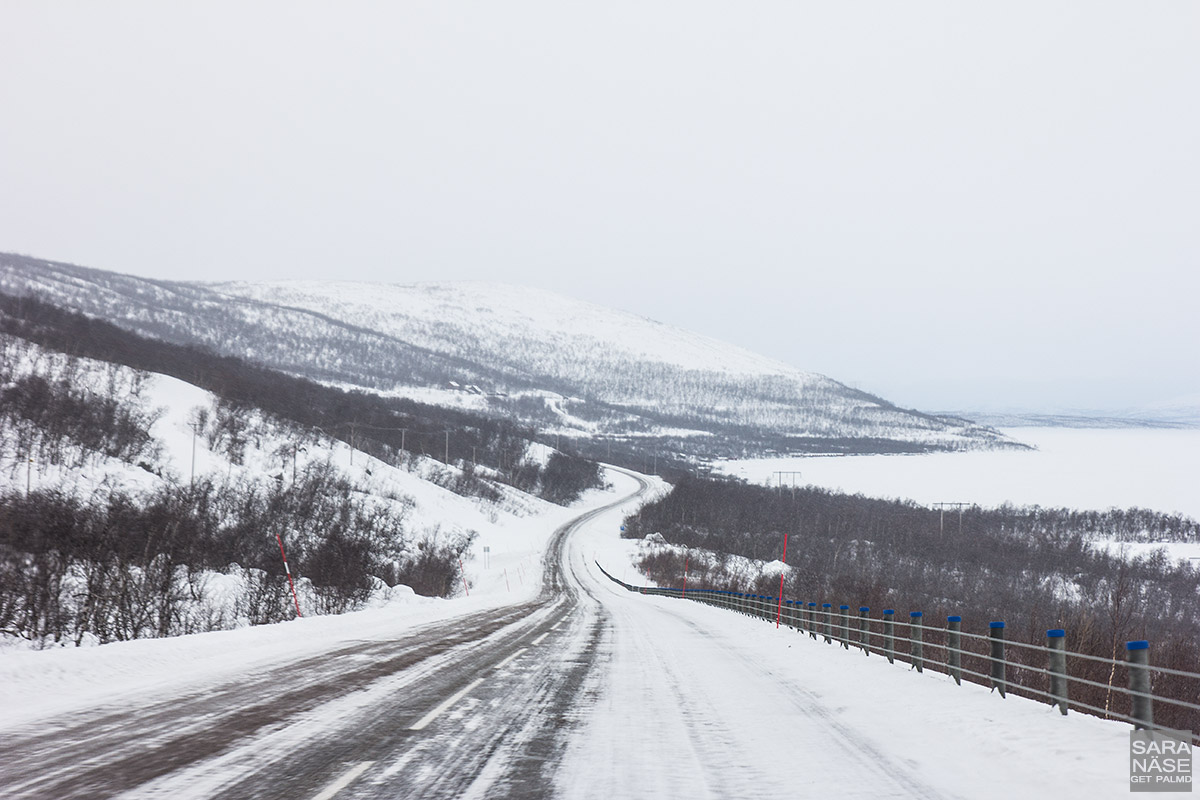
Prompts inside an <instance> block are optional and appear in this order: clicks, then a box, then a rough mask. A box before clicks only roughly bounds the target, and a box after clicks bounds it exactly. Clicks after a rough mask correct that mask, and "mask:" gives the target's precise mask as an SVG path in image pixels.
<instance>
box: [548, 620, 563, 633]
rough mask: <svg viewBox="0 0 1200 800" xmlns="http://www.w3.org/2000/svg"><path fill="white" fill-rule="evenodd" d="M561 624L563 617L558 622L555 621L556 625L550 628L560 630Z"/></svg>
mask: <svg viewBox="0 0 1200 800" xmlns="http://www.w3.org/2000/svg"><path fill="white" fill-rule="evenodd" d="M559 625H562V620H561V619H560V620H559V621H558V622H556V623H554V625H552V626H551V627H550V630H552V631H556V630H558V626H559Z"/></svg>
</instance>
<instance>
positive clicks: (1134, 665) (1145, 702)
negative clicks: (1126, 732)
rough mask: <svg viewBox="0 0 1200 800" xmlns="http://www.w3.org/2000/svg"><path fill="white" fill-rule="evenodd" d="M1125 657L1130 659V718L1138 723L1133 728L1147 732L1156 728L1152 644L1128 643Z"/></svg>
mask: <svg viewBox="0 0 1200 800" xmlns="http://www.w3.org/2000/svg"><path fill="white" fill-rule="evenodd" d="M1125 655H1126V657H1127V658H1128V659H1129V703H1130V707H1131V708H1132V711H1131V712H1130V714H1129V716H1131V717H1133V718H1134V719H1135V720H1137V722H1135V723H1133V727H1134V728H1135V729H1137V730H1145V729H1147V728H1151V727H1153V726H1154V708H1153V705H1152V701H1151V699H1150V643H1149V642H1145V641H1138V642H1126V643H1125Z"/></svg>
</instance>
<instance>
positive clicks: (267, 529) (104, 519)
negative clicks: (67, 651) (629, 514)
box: [0, 297, 599, 647]
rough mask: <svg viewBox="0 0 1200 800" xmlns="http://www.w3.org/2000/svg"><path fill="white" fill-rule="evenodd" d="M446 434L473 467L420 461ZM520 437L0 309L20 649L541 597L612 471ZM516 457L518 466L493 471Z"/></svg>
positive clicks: (24, 310)
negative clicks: (568, 528) (384, 424)
mask: <svg viewBox="0 0 1200 800" xmlns="http://www.w3.org/2000/svg"><path fill="white" fill-rule="evenodd" d="M89 355H90V356H92V357H89ZM152 364H162V365H164V367H163V371H153V370H150V369H145V368H144V367H145V366H146V365H152ZM178 376H186V377H188V378H191V379H192V380H191V381H188V380H184V379H181V377H178ZM201 384H202V385H201ZM205 387H208V388H205ZM209 389H212V391H210V390H209ZM288 399H290V400H292V403H291V404H289V403H288V402H287V400H288ZM339 414H340V415H343V417H349V418H356V419H359V420H368V421H369V420H373V419H376V417H375V416H374V415H375V414H387V415H391V416H392V417H393V418H394V419H396V420H397V421H401V420H403V421H404V422H405V424H407V425H409V426H410V429H409V430H408V433H409V434H411V435H410V436H409V438H408V440H407V443H406V444H407V447H406V448H401V447H398V446H395V445H393V444H392V443H391V442H392V440H393V439H395V438H396V437H397V436H399V435H400V432H399V431H392V430H390V429H389V430H369V429H368V430H359V431H357V435H356V432H355V430H354V429H349V430H347V429H346V428H344V427H337V426H336V425H335V426H330V425H329V423H330V422H332V421H336V420H337V419H338V418H339ZM472 423H474V424H472ZM431 426H436V434H437V436H436V439H437V441H438V442H439V443H441V442H443V441H445V442H449V441H454V443H455V446H454V448H449V447H448V446H447V447H446V449H445V450H443V449H442V448H439V452H438V455H439V456H440V457H442V458H444V457H445V456H446V455H447V454H449V456H450V458H451V462H452V463H445V462H443V461H439V460H436V459H434V458H432V457H430V456H427V455H424V454H423V452H422V451H423V450H424V448H423V447H419V446H418V445H419V439H420V437H419V433H420V432H421V430H422V428H429V427H431ZM449 426H453V429H451V427H449ZM520 434H521V432H520V431H515V430H502V429H500V428H499V427H498V425H497V423H496V422H495V421H493V420H491V419H489V418H485V417H477V416H472V415H470V414H468V413H466V412H462V411H450V412H448V411H446V410H444V409H439V408H437V407H424V406H420V405H418V404H414V403H411V402H409V401H400V400H395V399H392V400H387V399H381V398H378V397H376V396H374V395H369V394H347V393H345V392H342V391H340V390H337V389H333V388H329V387H323V386H320V385H318V384H313V383H311V382H309V381H306V380H304V379H300V378H290V377H288V376H283V375H279V374H277V373H275V374H272V373H270V372H269V371H267V370H265V369H263V368H261V367H253V366H250V365H246V364H244V363H243V362H240V361H237V360H235V359H232V358H228V357H225V358H220V357H216V356H212V355H211V354H207V353H204V352H202V351H198V350H195V349H192V348H184V347H180V346H178V345H171V344H167V343H163V342H158V341H155V340H147V339H142V338H140V337H137V336H136V335H134V334H132V333H129V332H127V331H122V330H120V329H117V328H116V327H114V326H112V325H110V324H108V323H105V322H101V321H97V320H90V319H86V318H84V317H81V316H79V315H77V314H73V313H71V312H67V311H63V310H61V309H56V308H54V307H51V306H47V305H46V304H44V303H42V302H39V301H36V300H33V299H28V298H27V299H22V300H14V299H12V298H8V297H0V646H3V645H5V644H8V643H12V642H14V641H24V642H27V643H29V644H32V645H33V646H37V647H44V646H50V645H61V644H76V645H78V644H84V643H105V642H109V641H117V640H127V639H140V638H152V637H159V636H172V635H178V634H183V633H192V632H199V631H207V630H220V629H225V628H231V627H239V626H243V625H247V624H261V623H266V622H275V621H280V620H283V619H290V618H291V617H292V616H294V615H295V614H296V613H297V611H299V609H303V613H304V614H305V615H309V614H312V613H339V612H343V611H347V610H352V609H357V608H361V607H362V606H363V605H364V604H379V603H392V602H402V603H410V602H417V599H416V598H415V596H414V592H415V593H416V595H426V596H434V597H436V596H450V595H456V594H463V593H466V592H467V587H468V585H469V584H471V583H475V582H476V581H480V580H482V581H485V582H486V583H487V584H490V587H491V588H492V589H493V594H495V593H496V590H497V588H498V586H503V587H504V593H505V594H509V593H511V592H514V591H515V592H518V593H519V594H520V595H521V596H525V595H526V594H528V593H529V592H530V591H532V590H533V589H534V586H535V583H536V580H535V575H537V574H540V571H539V570H537V569H536V567H535V565H536V560H537V555H538V551H539V550H540V548H541V547H542V546H544V542H545V539H546V537H547V536H548V535H549V532H550V531H551V530H553V528H554V527H555V526H556V525H557V524H558V520H560V519H561V518H562V517H563V515H564V514H565V513H567V510H566V509H565V508H562V507H561V506H563V505H566V504H569V503H571V502H574V501H575V500H577V499H578V498H579V497H580V495H581V494H582V493H583V492H584V491H585V490H586V489H587V488H588V487H592V486H596V485H598V483H599V481H598V477H599V476H598V469H597V467H596V465H595V464H591V463H590V462H584V461H582V460H581V459H577V458H572V457H569V456H566V455H563V454H560V453H557V452H548V451H547V450H546V449H545V448H543V447H541V446H539V445H534V444H532V443H530V442H529V441H528V440H527V439H524V438H522V436H521V435H520ZM401 441H403V440H401ZM466 443H474V444H470V445H468V444H466ZM497 446H501V447H502V448H503V451H496V450H495V448H496V447H497ZM476 452H478V455H479V456H480V460H479V463H478V464H476V463H473V462H472V461H471V460H469V459H468V458H466V457H464V456H463V455H460V454H462V453H470V454H472V455H474V454H475V453H476ZM500 452H505V453H506V454H507V460H506V461H505V463H504V469H503V470H501V469H497V468H494V467H490V466H487V463H488V461H491V463H495V462H496V456H497V455H499V453H500ZM489 456H490V458H488V457H489ZM518 487H520V488H518ZM522 489H524V491H523V490H522ZM534 494H536V495H537V496H534ZM555 504H558V505H555ZM285 543H286V548H287V553H288V557H289V562H290V569H288V570H285V566H284V563H283V561H282V559H281V550H282V549H283V548H284V544H285ZM480 547H482V548H483V552H484V553H486V554H487V558H486V559H485V563H486V564H487V566H488V570H487V571H488V574H487V575H486V576H484V575H481V574H480V569H479V566H480V565H479V563H478V561H475V560H473V559H472V556H473V555H477V554H478V552H477V551H478V549H479V548H480ZM493 554H494V555H493ZM464 562H465V565H466V566H465V567H464ZM503 569H507V570H509V571H511V572H512V579H511V581H510V580H509V576H508V573H504V574H501V573H500V572H499V571H498V570H503ZM464 570H465V571H464ZM531 571H532V572H533V573H534V575H530V572H531ZM285 573H286V574H285ZM293 576H294V578H295V591H296V596H295V598H293V597H292V596H291V590H290V582H291V580H292V577H293ZM511 596H515V595H511ZM422 602H424V601H422Z"/></svg>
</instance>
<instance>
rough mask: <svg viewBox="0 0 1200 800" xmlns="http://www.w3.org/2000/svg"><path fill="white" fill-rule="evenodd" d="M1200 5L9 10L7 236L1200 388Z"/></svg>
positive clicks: (1094, 403)
mask: <svg viewBox="0 0 1200 800" xmlns="http://www.w3.org/2000/svg"><path fill="white" fill-rule="evenodd" d="M1198 9H1200V4H1197V3H1194V2H1191V1H1190V0H1188V1H1187V2H1183V1H1180V2H1147V3H1129V2H1120V3H1106V2H1097V1H1096V0H1087V2H1079V3H1068V2H1050V3H1047V2H1042V1H1039V2H1028V3H1024V2H1005V3H986V4H984V3H964V2H960V1H959V0H955V1H954V2H946V3H910V2H903V3H901V2H892V1H891V0H889V1H888V2H828V0H822V2H802V1H801V0H786V1H783V2H774V1H773V0H761V1H760V0H756V1H755V2H732V1H729V2H707V0H686V2H658V1H656V0H637V2H623V1H622V0H604V2H592V3H579V2H572V1H571V0H548V1H547V2H523V1H522V0H509V1H507V2H477V3H476V2H451V1H450V0H432V1H431V2H403V1H400V0H398V1H397V2H389V3H384V2H380V3H354V2H345V1H344V0H339V1H338V2H326V3H300V2H291V1H289V2H280V3H265V2H254V1H253V0H239V1H238V2H232V3H220V2H211V0H209V1H207V2H193V3H188V4H184V3H164V2H158V0H155V1H154V2H146V3H120V2H104V3H94V2H87V3H68V2H54V3H48V2H41V1H40V0H39V1H37V2H14V0H0V250H7V251H15V252H21V253H27V254H30V255H35V256H40V257H45V258H51V259H56V260H63V261H71V262H74V263H78V264H84V265H87V266H94V267H100V268H104V269H111V270H116V271H119V272H128V273H133V274H138V275H145V276H153V277H159V278H170V279H190V280H199V279H214V280H217V279H230V278H243V279H263V280H275V279H284V278H309V279H322V278H324V279H356V280H374V281H388V282H404V283H407V282H414V281H427V280H458V279H484V280H499V281H504V282H510V283H520V284H530V285H536V286H541V287H545V288H549V289H553V290H557V291H561V292H563V293H566V294H569V295H572V296H574V297H578V298H581V299H584V300H589V301H592V302H596V303H601V304H604V305H610V306H615V307H618V308H622V309H626V310H629V311H633V312H636V313H639V314H643V315H645V316H649V317H652V318H655V319H658V320H662V321H664V322H669V323H673V324H677V325H681V326H684V327H687V328H690V329H693V330H697V331H700V332H703V333H707V334H710V335H713V336H717V337H719V338H722V339H726V340H729V341H732V342H735V343H738V344H741V345H744V346H747V347H750V348H752V349H755V350H758V351H760V352H763V353H766V354H768V355H771V356H775V357H777V358H780V359H782V360H784V361H787V362H789V363H791V364H794V365H796V366H798V367H801V368H803V369H808V370H813V371H817V372H823V373H825V374H827V375H830V376H831V377H834V378H836V379H839V380H842V381H845V382H849V383H853V384H855V385H858V386H860V387H861V388H864V389H868V390H871V391H874V392H876V393H878V394H881V395H883V396H885V397H887V398H889V399H892V400H894V401H896V402H898V403H901V404H903V405H911V406H917V407H921V408H925V409H930V410H944V409H965V408H972V409H979V408H1006V407H1018V408H1063V407H1083V408H1117V407H1121V406H1124V405H1131V404H1141V403H1148V402H1154V401H1161V400H1168V399H1171V398H1174V397H1178V396H1188V395H1195V396H1197V397H1198V398H1200V356H1198V351H1200V315H1198V314H1197V308H1196V306H1197V297H1198V296H1200V292H1198V290H1200V258H1198V256H1200V244H1198V238H1200V200H1198V197H1200V155H1198V153H1200V102H1197V97H1198V96H1200V95H1198V94H1197V92H1198V89H1197V86H1200V10H1198ZM1197 402H1198V404H1200V399H1198V400H1197Z"/></svg>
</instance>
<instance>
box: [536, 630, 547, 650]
mask: <svg viewBox="0 0 1200 800" xmlns="http://www.w3.org/2000/svg"><path fill="white" fill-rule="evenodd" d="M549 635H550V631H546V632H545V633H543V634H542V635H541V636H539V637H537V638H536V639H534V640H533V646H534V647H537V646H538V645H539V644H541V643H542V639H545V638H546V637H547V636H549Z"/></svg>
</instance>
